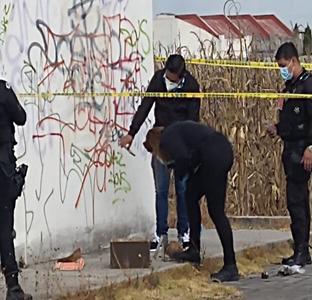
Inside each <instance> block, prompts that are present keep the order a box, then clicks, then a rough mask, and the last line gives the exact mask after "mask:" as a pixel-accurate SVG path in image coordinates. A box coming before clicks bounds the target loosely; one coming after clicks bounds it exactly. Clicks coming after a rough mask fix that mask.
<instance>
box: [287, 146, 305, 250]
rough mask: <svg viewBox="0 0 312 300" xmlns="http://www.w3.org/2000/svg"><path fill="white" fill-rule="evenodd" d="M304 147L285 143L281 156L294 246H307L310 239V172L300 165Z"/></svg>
mask: <svg viewBox="0 0 312 300" xmlns="http://www.w3.org/2000/svg"><path fill="white" fill-rule="evenodd" d="M305 146H306V145H305V144H304V143H302V142H294V143H289V142H285V143H284V151H283V155H282V160H283V165H284V171H285V174H286V197H287V209H288V211H289V215H290V219H291V232H292V236H293V239H294V244H295V246H298V245H301V244H306V245H307V244H308V243H309V239H310V219H311V213H310V203H309V188H308V183H309V179H310V172H307V171H305V170H304V167H303V164H302V163H301V159H302V156H303V153H304V150H305Z"/></svg>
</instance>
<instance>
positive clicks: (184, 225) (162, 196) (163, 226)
mask: <svg viewBox="0 0 312 300" xmlns="http://www.w3.org/2000/svg"><path fill="white" fill-rule="evenodd" d="M152 169H153V174H154V182H155V190H156V234H157V235H158V236H161V235H162V234H166V233H167V232H168V191H169V183H170V170H169V169H168V168H167V167H166V166H165V165H164V164H162V163H161V162H160V161H159V160H158V159H157V158H156V157H154V156H153V157H152ZM175 190H176V196H177V230H178V235H181V236H182V235H184V233H186V232H187V231H188V229H189V224H188V217H187V209H186V203H185V191H186V178H183V179H182V180H177V179H175Z"/></svg>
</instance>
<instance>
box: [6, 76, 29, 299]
mask: <svg viewBox="0 0 312 300" xmlns="http://www.w3.org/2000/svg"><path fill="white" fill-rule="evenodd" d="M25 122H26V112H25V110H24V109H23V108H22V106H21V105H20V104H19V102H18V100H17V98H16V95H15V93H14V91H13V90H12V88H11V87H10V86H9V84H8V83H7V82H6V81H3V80H0V255H1V269H2V272H3V274H4V277H5V281H6V286H7V295H6V299H7V300H22V299H23V300H30V299H32V297H31V295H28V294H25V293H24V291H23V290H22V288H21V287H20V285H19V283H18V272H19V270H18V266H17V262H16V258H15V249H14V243H13V239H14V229H13V227H14V209H15V201H16V199H17V197H18V196H19V195H20V193H21V189H22V186H23V184H24V178H23V177H24V175H25V174H23V176H20V174H18V172H17V171H16V158H15V156H14V150H13V147H14V145H15V144H16V141H15V138H14V133H15V129H14V124H16V125H24V124H25ZM17 179H18V180H17ZM20 179H21V180H20Z"/></svg>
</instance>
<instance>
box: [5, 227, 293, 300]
mask: <svg viewBox="0 0 312 300" xmlns="http://www.w3.org/2000/svg"><path fill="white" fill-rule="evenodd" d="M290 238H291V236H290V233H289V232H282V231H275V230H235V231H234V242H235V251H240V250H243V249H246V248H250V247H255V246H265V245H268V244H272V243H279V242H285V241H287V240H289V239H290ZM175 239H176V231H175V230H170V232H169V241H170V240H175ZM202 251H203V253H204V257H205V258H208V257H218V256H222V248H221V244H220V241H219V239H218V236H217V234H216V231H215V230H203V231H202ZM84 259H85V263H86V265H85V268H84V269H83V270H82V271H81V272H60V271H53V266H54V263H53V262H49V263H45V264H39V265H32V266H29V267H28V268H27V269H25V270H23V272H22V275H21V284H22V287H23V289H24V290H25V291H27V292H30V293H31V294H32V295H33V296H34V299H35V300H37V299H38V300H39V299H40V300H46V299H47V300H48V299H55V298H56V297H57V296H60V295H66V294H67V293H69V292H75V291H79V290H82V289H84V290H89V289H97V288H100V287H102V286H104V285H108V284H110V283H115V282H120V281H123V280H128V279H129V278H131V277H133V278H136V277H137V276H144V275H148V274H150V273H151V272H152V270H153V272H155V271H164V270H166V269H169V268H174V267H177V266H181V264H176V263H174V262H171V261H168V262H163V261H161V259H159V260H157V261H153V262H152V265H151V267H150V268H149V269H128V270H116V269H110V267H109V262H110V254H109V249H106V250H103V251H101V252H97V253H93V254H88V255H84ZM0 299H5V287H4V280H3V278H2V280H1V282H0Z"/></svg>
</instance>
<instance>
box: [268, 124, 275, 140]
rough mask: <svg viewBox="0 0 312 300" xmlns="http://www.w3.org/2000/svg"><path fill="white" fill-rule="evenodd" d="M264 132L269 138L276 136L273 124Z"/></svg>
mask: <svg viewBox="0 0 312 300" xmlns="http://www.w3.org/2000/svg"><path fill="white" fill-rule="evenodd" d="M266 132H267V134H268V135H269V137H271V138H274V137H276V135H277V130H276V126H275V125H274V124H273V125H270V126H268V127H267V129H266Z"/></svg>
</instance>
